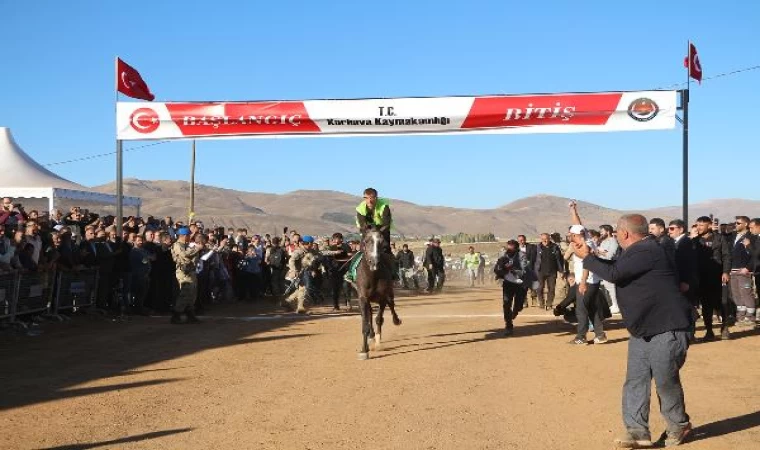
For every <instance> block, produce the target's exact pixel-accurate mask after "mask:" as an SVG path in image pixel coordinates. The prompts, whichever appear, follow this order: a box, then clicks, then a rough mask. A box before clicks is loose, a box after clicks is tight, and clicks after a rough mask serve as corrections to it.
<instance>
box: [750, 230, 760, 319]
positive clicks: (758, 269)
mask: <svg viewBox="0 0 760 450" xmlns="http://www.w3.org/2000/svg"><path fill="white" fill-rule="evenodd" d="M749 232H750V233H752V237H753V238H754V239H755V245H754V247H753V249H752V263H753V267H754V268H753V271H754V273H755V277H754V278H755V292H760V290H759V288H760V218H757V217H756V218H754V219H752V220H750V221H749ZM755 320H756V321H757V322H760V309H757V310H755Z"/></svg>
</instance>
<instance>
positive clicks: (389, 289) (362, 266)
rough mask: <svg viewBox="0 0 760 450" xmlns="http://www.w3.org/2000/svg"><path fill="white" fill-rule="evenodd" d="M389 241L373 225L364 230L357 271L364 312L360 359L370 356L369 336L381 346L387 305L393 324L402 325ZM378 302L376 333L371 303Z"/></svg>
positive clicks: (360, 298) (360, 302) (376, 347)
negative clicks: (362, 252)
mask: <svg viewBox="0 0 760 450" xmlns="http://www.w3.org/2000/svg"><path fill="white" fill-rule="evenodd" d="M388 245H389V243H388V242H385V238H384V237H383V233H381V232H380V231H378V230H377V229H375V228H370V229H368V230H366V231H365V232H364V233H363V234H362V249H363V251H364V254H363V256H362V260H361V262H359V267H358V268H357V271H356V290H357V291H358V292H359V311H360V312H361V313H362V350H361V352H360V353H359V359H361V360H364V359H367V358H369V345H368V343H367V341H368V339H371V338H373V337H374V339H375V350H378V349H379V348H380V344H381V341H382V337H381V336H382V333H383V312H385V307H386V306H388V307H389V308H390V309H391V314H392V315H393V324H394V325H401V319H399V317H398V315H397V314H396V304H395V302H394V300H393V299H394V297H393V256H392V255H391V254H390V253H386V251H385V250H386V248H387V246H388ZM370 303H377V304H378V305H379V306H380V310H379V311H378V313H377V318H376V319H375V323H376V324H377V334H375V330H374V329H373V327H372V305H371V304H370Z"/></svg>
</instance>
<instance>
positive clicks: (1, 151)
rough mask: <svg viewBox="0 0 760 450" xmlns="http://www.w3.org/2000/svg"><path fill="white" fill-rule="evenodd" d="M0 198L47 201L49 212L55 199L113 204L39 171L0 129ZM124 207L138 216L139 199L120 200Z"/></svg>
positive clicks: (107, 198) (112, 199) (100, 195)
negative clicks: (130, 207) (130, 209)
mask: <svg viewBox="0 0 760 450" xmlns="http://www.w3.org/2000/svg"><path fill="white" fill-rule="evenodd" d="M0 197H13V198H47V199H48V206H49V211H52V210H53V208H55V204H56V200H58V199H68V200H77V201H81V202H92V203H103V204H116V196H115V195H111V194H103V193H100V192H94V191H92V190H90V189H88V188H87V187H85V186H82V185H81V184H77V183H74V182H71V181H69V180H67V179H65V178H61V177H59V176H58V175H56V174H54V173H53V172H51V171H49V170H47V169H46V168H44V167H42V166H41V165H40V164H39V163H38V162H37V161H35V160H34V159H32V158H31V157H30V156H29V155H27V154H26V153H25V152H24V151H23V150H22V149H21V147H19V145H18V144H17V143H16V141H15V140H14V139H13V136H12V135H11V130H10V129H9V128H6V127H0ZM124 205H125V206H132V207H135V208H137V215H138V216H139V215H140V206H141V205H142V200H141V199H139V198H137V197H124Z"/></svg>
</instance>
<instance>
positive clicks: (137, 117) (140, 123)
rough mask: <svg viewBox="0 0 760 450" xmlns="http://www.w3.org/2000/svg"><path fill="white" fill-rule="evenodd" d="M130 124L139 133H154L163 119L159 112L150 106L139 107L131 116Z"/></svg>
mask: <svg viewBox="0 0 760 450" xmlns="http://www.w3.org/2000/svg"><path fill="white" fill-rule="evenodd" d="M129 124H130V125H132V128H133V129H134V130H135V131H137V132H138V133H144V134H147V133H152V132H154V131H156V129H158V126H159V125H160V124H161V120H160V119H159V118H158V113H157V112H155V111H153V110H152V109H150V108H138V109H136V110H135V111H134V112H133V113H132V115H131V116H129Z"/></svg>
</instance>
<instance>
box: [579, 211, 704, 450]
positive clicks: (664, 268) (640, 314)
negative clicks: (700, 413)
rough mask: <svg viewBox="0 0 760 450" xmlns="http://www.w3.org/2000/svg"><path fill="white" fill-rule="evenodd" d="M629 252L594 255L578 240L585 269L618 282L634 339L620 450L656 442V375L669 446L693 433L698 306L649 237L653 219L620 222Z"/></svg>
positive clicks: (626, 321) (631, 217)
mask: <svg viewBox="0 0 760 450" xmlns="http://www.w3.org/2000/svg"><path fill="white" fill-rule="evenodd" d="M617 239H618V242H619V243H620V246H621V247H622V248H623V253H622V254H621V255H620V257H619V258H618V259H617V260H614V261H606V260H602V259H600V258H598V257H596V256H594V255H593V254H592V253H591V251H590V249H589V248H588V246H587V245H586V243H585V242H583V240H582V239H580V238H578V239H575V241H574V242H573V247H574V250H575V254H576V256H578V257H579V258H582V259H583V267H584V268H588V270H590V271H592V272H593V273H594V274H596V275H598V276H599V277H601V278H602V279H604V280H607V281H610V282H612V283H615V285H616V286H617V289H618V290H617V294H618V304H619V306H620V311H621V313H622V316H623V323H624V324H625V327H626V328H627V329H628V332H629V333H630V334H631V336H630V339H629V341H628V371H627V375H626V381H625V385H624V387H623V421H624V423H625V426H626V429H627V433H626V435H625V436H623V437H622V438H621V439H618V440H617V441H616V444H617V447H618V448H638V447H640V446H647V445H651V443H652V442H651V434H650V431H649V403H650V397H651V383H652V378H654V380H655V384H656V386H657V394H658V397H659V399H660V412H661V413H662V415H663V416H664V417H665V420H666V422H667V430H666V431H665V433H663V436H662V437H661V438H660V439H661V440H662V441H664V444H665V445H666V446H673V445H678V444H681V443H682V442H683V440H684V439H685V438H686V436H687V435H688V434H689V432H690V431H691V423H690V422H689V415H688V414H686V405H685V402H684V393H683V387H682V386H681V378H680V376H679V371H680V369H681V367H682V366H683V364H684V363H685V362H686V352H687V349H688V348H689V334H690V328H691V327H692V325H693V318H692V315H691V314H692V312H691V311H692V308H691V305H689V302H688V300H687V299H686V297H684V296H683V295H682V294H681V293H680V292H679V289H678V278H677V276H676V274H675V272H674V270H673V265H672V263H671V262H670V261H669V260H668V256H667V255H666V253H665V250H664V249H663V248H662V247H661V246H660V245H658V244H657V242H656V241H655V240H654V239H653V238H652V237H649V236H648V229H647V221H646V218H645V217H644V216H641V215H639V214H630V215H625V216H623V217H621V218H620V220H619V221H618V224H617Z"/></svg>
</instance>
